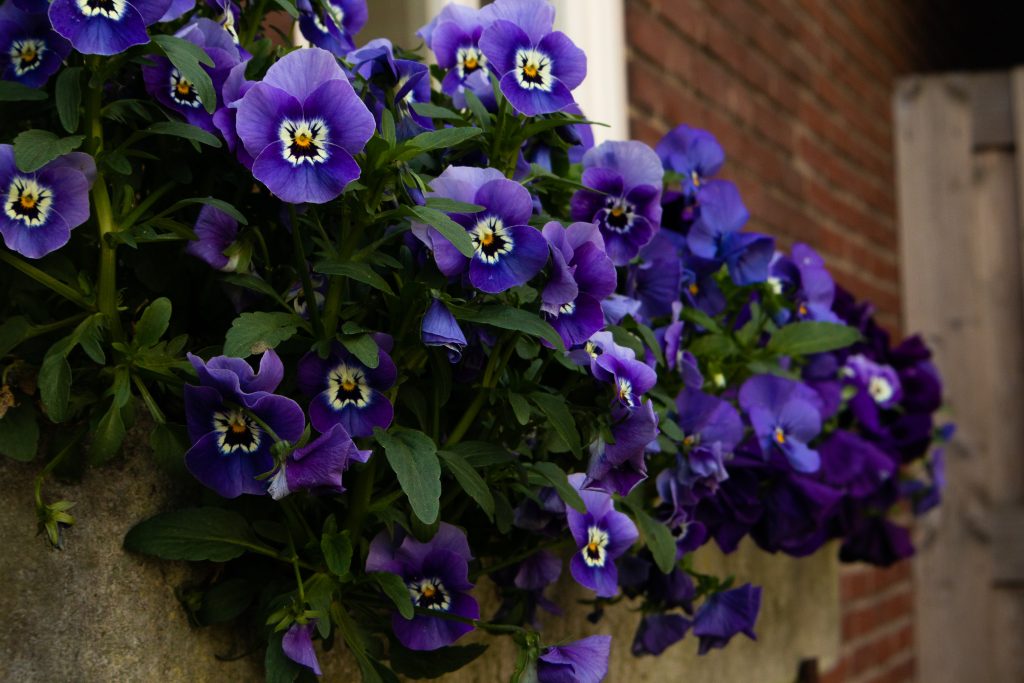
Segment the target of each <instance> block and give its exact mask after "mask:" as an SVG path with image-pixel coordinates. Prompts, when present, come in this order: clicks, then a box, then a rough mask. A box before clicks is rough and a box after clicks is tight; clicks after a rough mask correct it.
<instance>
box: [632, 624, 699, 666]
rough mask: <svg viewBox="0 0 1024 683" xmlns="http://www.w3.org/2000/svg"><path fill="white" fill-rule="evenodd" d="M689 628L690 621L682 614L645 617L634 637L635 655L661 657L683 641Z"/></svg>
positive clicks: (633, 650)
mask: <svg viewBox="0 0 1024 683" xmlns="http://www.w3.org/2000/svg"><path fill="white" fill-rule="evenodd" d="M689 628H690V620H689V619H687V618H686V617H684V616H682V615H680V614H648V615H645V616H644V618H643V619H641V620H640V626H639V627H638V628H637V630H636V635H635V636H633V645H632V648H631V649H632V652H633V655H634V656H637V657H639V656H641V655H660V654H661V653H662V652H664V651H665V650H667V649H668V648H669V646H671V645H675V644H676V643H678V642H679V641H680V640H682V639H683V636H685V635H686V632H687V631H688V630H689Z"/></svg>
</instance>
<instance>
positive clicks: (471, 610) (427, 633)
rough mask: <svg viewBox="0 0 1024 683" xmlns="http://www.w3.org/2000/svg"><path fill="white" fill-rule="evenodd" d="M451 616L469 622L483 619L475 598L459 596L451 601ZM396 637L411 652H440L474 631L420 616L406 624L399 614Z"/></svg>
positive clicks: (393, 625) (395, 622)
mask: <svg viewBox="0 0 1024 683" xmlns="http://www.w3.org/2000/svg"><path fill="white" fill-rule="evenodd" d="M451 602H452V608H451V612H452V613H455V614H458V615H459V616H462V617H465V618H467V619H479V618H480V606H479V605H478V604H477V602H476V600H474V599H473V598H472V597H471V596H469V595H466V594H465V593H456V594H454V595H452V597H451ZM391 629H392V630H393V631H394V632H395V637H396V638H398V641H399V642H400V643H402V645H404V646H405V647H407V648H409V649H410V650H418V651H423V650H437V649H438V648H442V647H446V646H448V645H451V644H452V643H454V642H455V641H456V640H458V639H459V638H461V637H462V636H464V635H466V634H467V633H469V632H470V631H472V630H473V627H472V626H471V625H470V624H466V623H463V622H461V621H454V620H451V619H442V618H441V617H431V616H424V615H417V616H415V617H413V618H412V619H409V620H406V619H405V618H403V617H402V615H400V614H398V613H397V612H396V613H395V614H394V615H393V616H392V617H391Z"/></svg>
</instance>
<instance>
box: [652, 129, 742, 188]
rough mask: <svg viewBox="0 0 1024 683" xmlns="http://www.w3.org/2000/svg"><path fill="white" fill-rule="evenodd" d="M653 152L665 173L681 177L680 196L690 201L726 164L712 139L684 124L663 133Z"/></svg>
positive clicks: (716, 142) (722, 152)
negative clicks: (667, 171) (676, 174)
mask: <svg viewBox="0 0 1024 683" xmlns="http://www.w3.org/2000/svg"><path fill="white" fill-rule="evenodd" d="M654 151H655V152H657V154H658V158H660V159H661V163H662V164H663V165H664V167H665V169H666V170H669V171H674V172H675V173H678V174H679V175H680V176H681V181H680V182H681V185H682V190H683V194H684V195H685V196H686V197H687V199H690V200H693V199H695V198H696V196H697V193H698V192H699V191H700V189H701V188H702V187H703V186H704V184H705V183H706V182H707V180H708V179H709V178H711V177H712V176H714V175H716V174H717V173H718V171H719V170H721V168H722V164H724V163H725V151H724V150H723V149H722V146H721V145H720V144H718V140H716V139H715V136H714V135H712V134H711V133H709V132H708V131H706V130H702V129H700V128H692V127H690V126H687V125H686V124H683V125H680V126H676V127H675V128H673V129H672V130H670V131H669V132H668V133H665V136H664V137H663V138H661V140H659V141H658V144H657V146H655V148H654Z"/></svg>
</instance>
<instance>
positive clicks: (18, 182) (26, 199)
mask: <svg viewBox="0 0 1024 683" xmlns="http://www.w3.org/2000/svg"><path fill="white" fill-rule="evenodd" d="M53 199H54V195H53V190H52V189H51V188H49V187H46V186H44V185H41V184H40V183H39V182H38V181H37V180H35V179H34V178H28V177H26V176H15V177H14V178H13V179H12V180H11V182H10V184H9V185H8V186H7V192H6V197H5V200H4V214H5V215H6V216H7V217H8V218H10V219H11V220H12V221H18V222H20V223H22V224H24V225H25V226H26V227H29V228H36V227H39V226H41V225H44V224H45V223H46V221H47V220H48V219H49V217H50V211H51V209H52V208H53Z"/></svg>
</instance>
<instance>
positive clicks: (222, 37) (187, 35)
mask: <svg viewBox="0 0 1024 683" xmlns="http://www.w3.org/2000/svg"><path fill="white" fill-rule="evenodd" d="M174 35H175V36H176V37H178V38H181V39H183V40H187V41H188V42H190V43H192V44H193V45H196V46H198V47H200V48H202V49H203V50H204V51H205V52H206V54H208V55H209V56H210V59H212V60H213V66H212V67H209V66H204V67H203V69H205V70H206V72H207V73H208V74H209V75H210V78H211V79H212V81H213V87H214V90H215V91H216V92H217V93H220V92H221V90H222V89H223V87H224V82H225V81H226V80H227V78H228V75H229V74H230V73H231V70H232V69H233V68H234V67H235V66H237V65H238V64H239V63H240V62H241V61H242V55H241V53H240V52H239V50H238V46H237V45H235V43H234V42H232V40H231V37H230V36H229V35H228V34H227V33H225V32H224V31H223V30H222V29H221V27H220V26H219V25H218V24H217V23H216V22H214V21H212V20H210V19H205V18H198V19H195V20H193V22H192V23H190V24H187V25H185V26H183V27H182V28H181V29H180V30H179V31H178V32H177V33H175V34H174ZM142 76H143V78H144V79H145V81H146V91H147V92H148V93H149V94H150V95H152V96H153V97H154V98H156V100H157V101H158V102H159V103H160V104H162V105H164V106H165V107H167V108H168V109H170V110H172V111H174V112H176V113H178V114H180V115H181V116H182V117H183V118H184V119H185V120H186V121H187V122H189V123H191V124H192V125H193V126H198V127H199V128H202V129H203V130H205V131H208V132H210V133H216V132H217V127H216V126H215V125H214V121H213V114H211V113H210V112H208V111H207V110H206V107H205V105H206V104H207V103H204V102H203V101H202V99H200V97H199V93H198V92H197V91H196V87H195V84H194V83H192V82H191V81H189V80H187V79H186V78H185V77H184V76H182V75H181V72H180V71H178V69H177V68H176V67H175V66H174V65H173V64H171V62H170V60H168V59H166V58H164V57H157V58H154V59H153V66H147V67H143V69H142ZM213 104H214V106H215V107H218V108H222V107H223V102H214V103H213Z"/></svg>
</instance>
